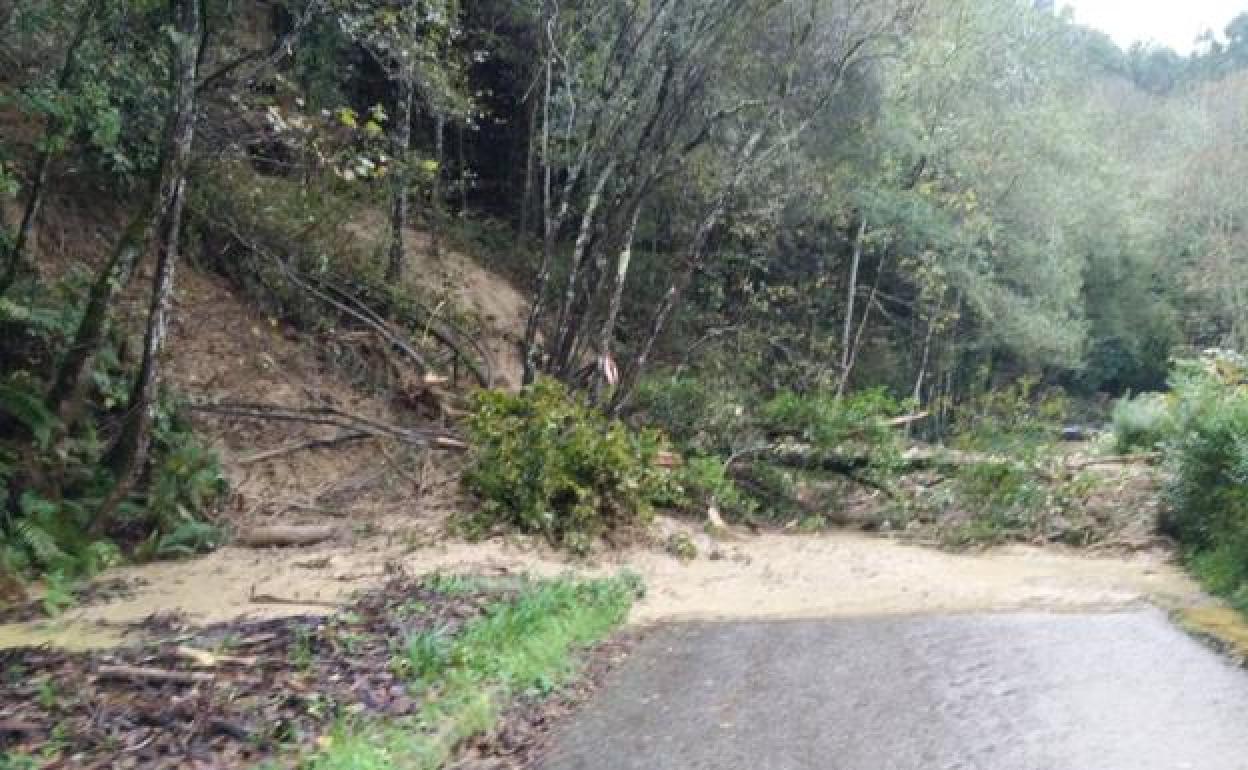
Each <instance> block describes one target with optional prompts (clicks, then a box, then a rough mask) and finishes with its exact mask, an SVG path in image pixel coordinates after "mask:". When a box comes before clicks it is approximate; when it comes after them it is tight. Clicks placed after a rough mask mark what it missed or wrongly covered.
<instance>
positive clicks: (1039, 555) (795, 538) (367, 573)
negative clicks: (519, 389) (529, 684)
mask: <svg viewBox="0 0 1248 770" xmlns="http://www.w3.org/2000/svg"><path fill="white" fill-rule="evenodd" d="M663 524H664V525H665V526H667V527H669V528H670V527H675V526H678V525H675V524H673V523H670V522H664V523H663ZM697 539H699V540H702V541H703V542H709V539H708V538H706V537H705V536H697ZM703 550H704V553H702V554H701V555H700V556H699V558H697V559H696V560H694V561H692V562H688V563H686V562H682V561H679V560H677V559H675V558H673V557H672V556H670V555H669V554H667V553H666V552H665V551H664V550H663V549H662V548H661V547H658V546H648V547H634V548H632V549H628V550H626V551H624V552H622V553H620V554H618V555H614V556H610V557H608V558H605V559H603V560H599V561H597V562H593V563H589V564H585V563H576V562H570V561H568V560H566V559H564V558H562V557H560V556H558V555H557V554H554V553H552V552H551V551H550V550H549V549H546V548H544V547H539V546H536V545H534V544H533V543H531V542H530V541H524V540H508V541H502V540H498V541H489V542H486V543H480V544H468V543H456V542H450V543H444V544H441V545H426V546H421V545H417V544H414V543H411V542H405V538H404V537H402V536H401V535H398V534H391V535H389V536H373V537H371V538H363V539H359V540H358V541H356V542H355V543H354V544H344V543H341V542H339V543H329V544H326V545H324V546H318V547H314V548H296V549H284V550H277V549H274V550H260V551H257V550H248V549H241V548H224V549H221V550H219V551H217V552H216V553H213V554H210V555H208V556H205V557H202V558H198V559H194V560H189V561H182V562H165V563H158V564H152V565H145V566H138V567H126V568H120V569H114V570H110V571H108V572H107V573H106V574H105V575H103V576H102V579H117V578H121V579H123V580H126V581H128V582H132V583H133V584H134V588H133V595H132V596H131V597H129V598H126V599H119V600H113V601H111V602H108V603H104V604H99V605H93V606H83V607H78V608H73V609H70V610H69V611H68V612H67V613H65V614H64V615H63V616H61V617H60V618H57V619H55V620H51V621H38V622H31V623H24V624H14V625H9V626H0V647H12V646H20V645H29V644H38V643H42V642H54V643H56V644H61V645H66V646H69V647H75V648H83V647H100V646H108V645H111V644H115V643H117V642H118V641H121V640H123V639H132V640H133V639H140V638H142V635H141V633H139V632H135V631H133V630H131V632H130V633H128V634H124V633H123V632H126V631H127V627H128V626H130V625H131V624H134V623H138V622H140V621H143V620H144V619H146V618H149V617H150V616H152V615H153V614H163V613H171V612H178V613H182V614H183V619H184V621H185V622H187V623H190V624H195V625H205V624H210V623H216V622H221V621H226V620H235V619H239V618H267V617H275V616H281V615H292V614H306V613H328V612H331V611H332V609H333V606H332V605H333V603H334V602H337V601H341V600H344V599H346V598H347V597H349V596H350V595H352V594H354V593H356V592H358V591H360V590H363V589H367V588H369V587H372V586H375V585H377V584H379V583H380V582H382V581H384V580H385V577H386V574H387V571H388V570H393V569H396V568H401V569H403V570H406V571H408V572H411V573H414V574H419V573H425V572H433V571H445V572H463V573H484V574H518V573H530V574H534V575H554V574H560V573H565V572H576V573H579V574H586V575H595V574H609V573H613V572H616V571H618V570H620V569H624V568H627V569H631V570H633V571H635V572H637V573H638V574H640V575H641V576H642V577H643V578H644V579H645V583H646V587H647V594H646V597H645V598H644V599H643V600H642V601H641V602H640V603H639V604H638V605H637V607H636V608H635V610H634V612H633V615H632V620H633V622H634V623H637V624H653V623H659V622H663V621H672V620H727V619H783V618H793V619H796V618H823V617H853V616H868V615H901V614H924V613H946V614H947V613H966V612H995V611H1017V610H1049V611H1057V612H1077V611H1088V610H1113V609H1122V608H1127V607H1131V606H1133V605H1137V604H1140V603H1143V602H1152V603H1155V604H1157V605H1159V606H1161V607H1163V608H1167V609H1173V608H1181V607H1191V606H1196V605H1200V604H1203V603H1204V601H1205V600H1204V599H1203V598H1202V595H1201V593H1200V590H1199V588H1198V587H1197V586H1196V585H1195V584H1194V583H1193V582H1192V581H1191V580H1190V579H1189V578H1187V577H1186V576H1185V575H1184V574H1183V573H1182V572H1181V571H1179V570H1178V569H1177V568H1176V567H1174V566H1173V565H1171V564H1169V563H1167V561H1166V559H1165V557H1164V556H1161V555H1157V554H1155V553H1151V552H1150V553H1144V554H1138V555H1135V556H1131V557H1124V558H1109V557H1097V558H1093V557H1088V556H1085V555H1080V554H1078V553H1076V552H1073V551H1071V552H1066V551H1061V550H1055V549H1052V548H1046V549H1040V548H1030V547H1022V546H1013V547H1007V548H1001V549H996V550H990V551H986V552H978V553H947V552H942V551H937V550H933V549H928V548H923V547H919V546H915V545H907V544H903V543H899V542H896V541H891V540H886V539H882V538H876V537H869V536H864V535H855V534H846V533H834V534H828V535H782V534H775V535H761V536H741V537H736V538H733V539H732V540H731V541H725V542H721V543H719V544H718V545H716V546H715V547H714V548H713V549H707V548H703ZM712 555H713V556H715V557H716V558H708V556H712ZM272 599H277V600H280V603H271V600H272ZM301 601H302V602H308V603H307V604H300V603H299V602H301Z"/></svg>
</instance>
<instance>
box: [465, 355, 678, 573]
mask: <svg viewBox="0 0 1248 770" xmlns="http://www.w3.org/2000/svg"><path fill="white" fill-rule="evenodd" d="M469 427H470V431H471V434H472V440H473V444H474V447H475V450H474V452H475V453H474V457H473V461H472V466H471V467H470V468H469V470H468V472H467V473H466V474H465V476H464V484H465V486H466V487H467V489H468V490H470V491H471V492H473V493H474V494H476V495H477V496H478V497H479V498H480V499H481V511H480V512H479V513H478V514H475V515H474V516H473V517H472V518H471V519H470V520H469V521H468V522H467V524H468V528H469V529H470V530H471V531H474V532H475V533H477V534H485V533H486V532H488V531H490V530H491V529H492V528H494V527H499V526H501V527H504V528H512V529H517V530H520V531H522V532H531V533H535V534H541V535H543V536H545V537H546V538H547V539H548V540H550V541H551V542H552V543H554V544H558V545H564V546H567V547H570V548H573V549H574V550H584V549H586V548H587V547H588V546H589V543H590V539H591V538H593V537H595V536H597V535H600V534H604V533H606V532H609V531H612V530H616V529H621V528H626V527H629V526H633V525H636V524H638V523H641V522H644V521H645V520H647V519H648V518H649V517H650V515H651V502H652V500H654V499H655V498H656V497H657V496H658V495H660V493H661V492H662V479H663V477H662V471H661V470H660V469H658V468H656V467H655V465H654V461H655V458H656V456H657V453H658V447H659V442H658V437H657V436H656V435H654V434H652V433H648V432H642V433H634V432H632V431H631V430H629V429H628V428H627V427H626V426H625V425H624V424H623V423H621V422H619V421H618V420H609V419H607V418H606V417H605V416H604V415H603V414H602V413H601V412H598V411H597V410H595V409H593V408H591V407H590V406H589V405H588V404H586V403H585V401H584V399H583V398H582V397H580V396H577V395H573V394H570V393H568V392H567V391H566V390H565V389H564V388H563V387H562V386H561V385H559V384H558V383H556V382H554V381H551V380H542V381H540V382H538V383H537V384H535V385H533V386H532V387H530V388H529V389H528V390H526V391H524V392H522V393H519V394H509V393H503V392H500V391H486V392H483V393H481V394H479V395H478V396H477V404H476V410H475V411H474V413H473V415H472V417H471V418H470V419H469Z"/></svg>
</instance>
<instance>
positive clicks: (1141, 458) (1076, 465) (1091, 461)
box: [1066, 452, 1161, 471]
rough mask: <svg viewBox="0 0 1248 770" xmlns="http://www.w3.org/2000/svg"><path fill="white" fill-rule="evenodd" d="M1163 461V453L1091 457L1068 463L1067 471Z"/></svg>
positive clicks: (1150, 463)
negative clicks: (1098, 466)
mask: <svg viewBox="0 0 1248 770" xmlns="http://www.w3.org/2000/svg"><path fill="white" fill-rule="evenodd" d="M1159 460H1161V452H1141V453H1139V454H1133V455H1112V456H1108V457H1091V458H1088V459H1086V460H1080V461H1078V462H1068V463H1066V469H1067V470H1071V471H1081V470H1084V469H1085V468H1092V467H1095V466H1097V465H1136V464H1140V465H1152V464H1153V463H1156V462H1157V461H1159Z"/></svg>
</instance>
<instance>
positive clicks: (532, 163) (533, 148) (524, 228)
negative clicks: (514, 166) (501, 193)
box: [516, 100, 537, 243]
mask: <svg viewBox="0 0 1248 770" xmlns="http://www.w3.org/2000/svg"><path fill="white" fill-rule="evenodd" d="M536 168H537V102H536V100H534V102H533V103H532V104H530V105H529V148H528V152H527V153H526V158H525V161H524V194H523V195H522V196H521V198H520V218H519V221H518V222H517V225H516V236H517V237H518V238H519V239H520V242H521V243H528V241H529V236H530V235H532V233H530V232H529V225H530V219H529V218H530V217H531V216H532V214H533V174H534V172H535V170H536Z"/></svg>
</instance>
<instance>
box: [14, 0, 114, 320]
mask: <svg viewBox="0 0 1248 770" xmlns="http://www.w3.org/2000/svg"><path fill="white" fill-rule="evenodd" d="M99 8H100V3H97V2H94V1H93V0H88V2H86V3H84V5H83V9H82V15H81V16H80V17H79V18H78V26H77V27H76V29H75V31H74V37H73V39H72V40H71V41H70V44H69V48H68V50H66V52H65V61H64V63H63V64H62V65H61V74H60V76H59V77H58V78H57V81H56V87H57V90H58V91H64V90H65V89H67V88H69V86H70V84H71V83H72V82H73V80H74V75H75V74H77V71H78V51H79V50H80V49H81V48H82V44H83V43H85V42H86V40H87V34H88V33H89V32H90V31H91V25H92V24H93V23H94V21H95V15H96V13H97V12H98V11H99ZM64 130H65V126H63V125H62V121H60V120H58V119H56V118H50V119H49V121H48V127H47V130H46V131H45V132H44V137H43V147H42V149H40V151H39V157H38V159H37V160H36V161H35V174H34V180H33V181H32V182H31V185H30V192H29V194H28V195H27V197H26V207H25V209H24V210H23V211H22V222H21V225H20V226H19V227H18V230H17V240H16V241H15V242H14V244H13V250H12V251H11V252H10V253H9V259H8V264H7V265H6V266H5V269H4V274H3V275H2V276H0V296H3V295H4V294H6V293H7V292H8V291H9V289H10V288H12V286H13V284H14V283H16V282H17V279H18V278H20V277H21V276H22V274H23V273H26V272H30V271H31V270H32V269H33V267H34V266H33V264H32V262H31V259H30V251H31V250H32V249H33V248H34V246H33V245H32V244H33V243H34V241H35V228H36V226H37V224H38V221H39V210H40V209H41V208H42V207H43V195H44V192H45V191H46V190H47V186H48V174H49V172H50V171H51V168H52V157H53V154H54V152H53V151H54V150H55V148H56V144H57V143H58V141H59V140H60V139H61V138H62V137H60V136H59V135H60V134H61V133H62V132H63V131H64Z"/></svg>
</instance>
